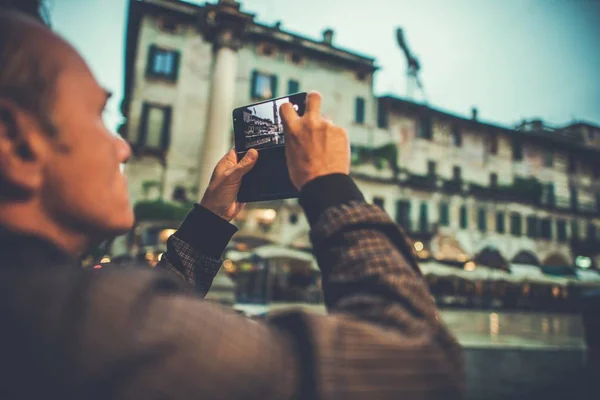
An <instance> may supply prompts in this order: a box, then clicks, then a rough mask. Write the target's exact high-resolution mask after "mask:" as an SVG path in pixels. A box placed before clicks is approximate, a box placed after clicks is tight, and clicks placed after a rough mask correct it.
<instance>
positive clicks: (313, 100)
mask: <svg viewBox="0 0 600 400" xmlns="http://www.w3.org/2000/svg"><path fill="white" fill-rule="evenodd" d="M306 113H307V114H313V115H315V116H319V117H320V116H321V94H320V93H319V92H316V91H314V90H313V91H311V92H310V93H309V94H308V95H307V96H306Z"/></svg>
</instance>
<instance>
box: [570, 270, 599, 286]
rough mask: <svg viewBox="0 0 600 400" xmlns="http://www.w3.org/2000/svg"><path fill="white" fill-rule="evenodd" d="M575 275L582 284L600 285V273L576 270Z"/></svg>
mask: <svg viewBox="0 0 600 400" xmlns="http://www.w3.org/2000/svg"><path fill="white" fill-rule="evenodd" d="M575 274H576V275H577V278H578V279H579V280H580V281H582V282H598V284H600V272H596V271H590V270H585V269H576V270H575Z"/></svg>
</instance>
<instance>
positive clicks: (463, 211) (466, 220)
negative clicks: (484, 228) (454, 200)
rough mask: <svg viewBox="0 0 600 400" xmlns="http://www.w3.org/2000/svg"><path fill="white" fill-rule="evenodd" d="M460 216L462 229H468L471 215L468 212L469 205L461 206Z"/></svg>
mask: <svg viewBox="0 0 600 400" xmlns="http://www.w3.org/2000/svg"><path fill="white" fill-rule="evenodd" d="M459 214H460V215H459V217H460V229H467V228H469V216H468V213H467V206H464V205H463V206H460V210H459Z"/></svg>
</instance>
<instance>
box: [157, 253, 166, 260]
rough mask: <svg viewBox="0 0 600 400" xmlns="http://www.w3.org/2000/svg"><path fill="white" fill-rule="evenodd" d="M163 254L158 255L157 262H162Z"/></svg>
mask: <svg viewBox="0 0 600 400" xmlns="http://www.w3.org/2000/svg"><path fill="white" fill-rule="evenodd" d="M163 254H165V253H160V254H159V255H158V261H160V260H162V257H163Z"/></svg>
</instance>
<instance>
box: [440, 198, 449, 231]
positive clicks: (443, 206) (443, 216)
mask: <svg viewBox="0 0 600 400" xmlns="http://www.w3.org/2000/svg"><path fill="white" fill-rule="evenodd" d="M440 225H441V226H450V206H449V205H448V203H445V202H443V203H440Z"/></svg>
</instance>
